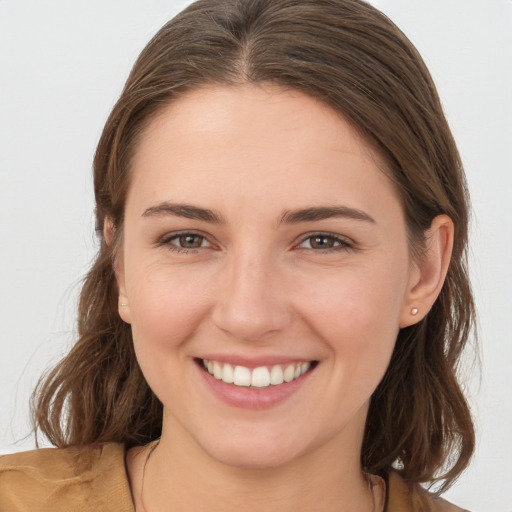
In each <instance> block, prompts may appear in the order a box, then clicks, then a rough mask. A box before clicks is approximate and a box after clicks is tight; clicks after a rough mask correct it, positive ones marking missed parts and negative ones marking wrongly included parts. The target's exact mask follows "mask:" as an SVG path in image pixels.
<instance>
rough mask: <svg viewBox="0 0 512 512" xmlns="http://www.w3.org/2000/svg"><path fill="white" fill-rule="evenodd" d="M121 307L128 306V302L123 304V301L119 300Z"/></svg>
mask: <svg viewBox="0 0 512 512" xmlns="http://www.w3.org/2000/svg"><path fill="white" fill-rule="evenodd" d="M119 305H120V306H121V307H122V308H124V307H125V306H128V304H125V303H124V302H121V304H119Z"/></svg>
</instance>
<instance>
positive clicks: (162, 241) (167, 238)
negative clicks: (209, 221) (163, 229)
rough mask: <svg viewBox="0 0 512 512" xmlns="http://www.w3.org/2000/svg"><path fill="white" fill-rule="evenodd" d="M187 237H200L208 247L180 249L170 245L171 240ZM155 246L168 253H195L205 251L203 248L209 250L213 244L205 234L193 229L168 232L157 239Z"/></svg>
mask: <svg viewBox="0 0 512 512" xmlns="http://www.w3.org/2000/svg"><path fill="white" fill-rule="evenodd" d="M187 235H192V236H198V237H201V238H203V240H205V241H206V242H207V244H208V245H206V246H201V247H190V248H189V247H180V246H179V245H176V244H173V243H172V241H173V240H175V239H177V238H179V237H182V236H187ZM155 245H156V246H158V247H166V248H167V249H169V250H170V251H175V252H195V251H198V250H199V249H205V248H210V247H213V246H214V244H213V243H212V241H211V240H210V237H209V236H208V235H207V234H206V233H203V232H201V231H198V230H195V229H183V230H179V231H171V232H168V233H166V234H165V235H163V236H161V237H159V238H158V240H157V241H156V242H155Z"/></svg>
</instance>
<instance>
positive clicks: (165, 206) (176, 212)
mask: <svg viewBox="0 0 512 512" xmlns="http://www.w3.org/2000/svg"><path fill="white" fill-rule="evenodd" d="M166 215H172V216H175V217H185V218H186V219H193V220H202V221H204V222H209V223H211V224H225V223H226V221H225V220H224V218H223V217H222V215H220V214H219V213H217V212H214V211H213V210H209V209H208V208H199V207H198V206H193V205H191V204H177V203H169V202H167V201H165V202H163V203H160V204H157V205H155V206H152V207H151V208H148V209H147V210H145V211H144V213H143V214H142V217H154V216H158V217H160V216H166Z"/></svg>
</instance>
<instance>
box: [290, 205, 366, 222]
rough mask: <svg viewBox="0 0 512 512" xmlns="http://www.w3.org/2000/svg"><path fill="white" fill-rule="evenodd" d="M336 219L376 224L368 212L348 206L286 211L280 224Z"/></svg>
mask: <svg viewBox="0 0 512 512" xmlns="http://www.w3.org/2000/svg"><path fill="white" fill-rule="evenodd" d="M336 217H344V218H348V219H354V220H362V221H365V222H371V223H372V224H376V222H375V220H374V219H373V218H372V217H370V215H368V214H367V213H366V212H364V211H362V210H358V209H357V208H350V207H348V206H318V207H313V208H304V209H302V210H291V211H285V212H284V213H283V214H282V216H281V220H280V223H284V224H296V223H299V222H314V221H317V220H325V219H331V218H336Z"/></svg>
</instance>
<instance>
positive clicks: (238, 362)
mask: <svg viewBox="0 0 512 512" xmlns="http://www.w3.org/2000/svg"><path fill="white" fill-rule="evenodd" d="M198 359H206V360H207V361H217V362H218V363H228V364H231V365H232V366H245V367H246V368H258V367H260V366H274V365H278V364H282V365H286V364H294V363H305V362H310V361H315V359H312V358H309V357H290V356H280V355H261V356H257V357H254V356H244V355H236V354H203V355H201V356H199V357H198Z"/></svg>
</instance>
